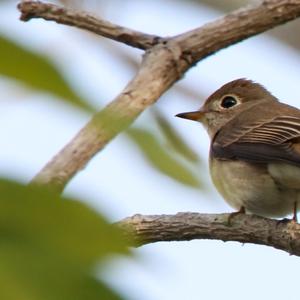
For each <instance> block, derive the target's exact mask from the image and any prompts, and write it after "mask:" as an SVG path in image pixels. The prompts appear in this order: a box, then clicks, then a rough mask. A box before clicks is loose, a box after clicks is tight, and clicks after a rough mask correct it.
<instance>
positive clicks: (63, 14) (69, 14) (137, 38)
mask: <svg viewBox="0 0 300 300" xmlns="http://www.w3.org/2000/svg"><path fill="white" fill-rule="evenodd" d="M18 9H19V10H20V11H21V13H22V15H21V20H23V21H29V20H30V19H33V18H43V19H45V20H49V21H55V22H57V23H60V24H65V25H70V26H75V27H77V28H82V29H87V30H89V31H91V32H94V33H96V34H99V35H101V36H104V37H107V38H109V39H112V40H115V41H119V42H122V43H124V44H127V45H130V46H132V47H136V48H139V49H143V50H145V49H148V48H150V47H152V46H154V45H156V44H157V43H158V42H159V41H160V37H159V36H155V35H150V34H146V33H142V32H139V31H137V30H133V29H130V28H126V27H122V26H119V25H116V24H113V23H110V22H108V21H105V20H102V19H99V18H98V17H96V16H93V15H91V14H89V13H86V12H81V11H76V10H73V9H70V8H63V7H60V6H57V5H54V4H50V3H42V2H39V1H24V2H21V3H20V4H19V5H18Z"/></svg>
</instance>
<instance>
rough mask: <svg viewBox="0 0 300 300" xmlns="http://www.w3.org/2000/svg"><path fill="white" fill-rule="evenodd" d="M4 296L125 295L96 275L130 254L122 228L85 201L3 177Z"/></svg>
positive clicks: (0, 245)
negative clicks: (104, 264) (104, 263)
mask: <svg viewBox="0 0 300 300" xmlns="http://www.w3.org/2000/svg"><path fill="white" fill-rule="evenodd" d="M0 195H1V197H0V215H1V217H0V232H1V235H0V264H1V268H0V299H10V300H23V299H24V300H25V299H26V300H27V299H28V300H29V299H30V300H35V299H47V300H52V299H53V300H60V299H61V300H68V299H69V300H74V299H76V300H80V299H82V300H86V299H89V300H91V299H95V300H96V299H107V300H108V299H121V298H120V297H119V296H118V295H116V294H115V293H114V292H112V291H111V290H110V289H109V288H108V287H107V286H106V285H105V284H104V283H102V282H101V281H100V280H99V279H97V278H96V277H94V276H93V272H94V269H95V267H96V266H97V264H98V263H99V261H101V260H103V259H105V258H107V257H109V256H111V255H112V254H116V253H119V254H125V253H129V252H128V249H127V247H126V245H125V242H124V240H123V237H122V235H121V233H120V232H119V231H118V230H117V229H116V228H114V227H113V226H112V225H109V224H108V223H107V221H106V220H105V219H104V218H103V217H102V216H100V215H99V214H97V213H96V212H95V211H94V210H92V209H91V208H89V207H88V206H86V205H84V204H83V203H81V202H79V201H76V200H73V199H67V198H62V197H59V196H57V195H54V194H52V193H50V192H49V191H45V190H42V189H41V188H38V187H26V186H22V185H21V184H18V183H15V182H10V181H6V180H0Z"/></svg>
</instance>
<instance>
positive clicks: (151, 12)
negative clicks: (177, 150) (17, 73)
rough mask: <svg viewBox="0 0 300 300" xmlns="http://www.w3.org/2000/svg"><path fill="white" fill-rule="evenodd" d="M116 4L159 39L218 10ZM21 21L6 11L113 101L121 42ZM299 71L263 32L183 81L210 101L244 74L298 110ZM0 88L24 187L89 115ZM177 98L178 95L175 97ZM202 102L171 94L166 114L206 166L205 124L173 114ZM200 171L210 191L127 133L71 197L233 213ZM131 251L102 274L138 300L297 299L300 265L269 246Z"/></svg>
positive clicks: (119, 17) (86, 90) (104, 204)
mask: <svg viewBox="0 0 300 300" xmlns="http://www.w3.org/2000/svg"><path fill="white" fill-rule="evenodd" d="M112 3H113V1H112V2H111V3H110V4H109V5H107V9H106V11H105V12H104V13H105V15H106V16H107V18H108V19H109V20H111V21H115V22H116V23H119V24H123V25H127V26H130V27H133V28H136V29H138V30H141V31H146V32H149V33H156V34H161V35H171V34H176V33H180V32H182V31H184V30H187V29H191V28H194V27H196V26H199V25H201V24H203V23H205V22H207V21H210V20H213V19H214V18H215V17H217V16H218V15H219V13H217V12H214V11H212V10H209V9H207V8H205V7H201V8H200V7H199V6H193V5H191V4H188V3H185V1H175V2H174V1H171V0H169V1H167V0H164V1H152V2H150V1H138V0H131V1H123V3H122V5H124V7H122V8H121V9H119V10H118V7H117V8H116V7H114V6H113V5H112ZM119 3H121V2H120V1H119ZM17 18H18V13H17V12H16V10H15V9H14V7H13V5H11V4H10V5H3V4H2V5H1V7H0V32H2V33H5V34H6V35H9V36H10V37H11V38H14V39H16V40H17V41H19V42H21V43H24V44H25V45H28V46H30V47H32V48H33V49H36V50H39V51H42V52H45V53H47V54H49V55H50V56H51V57H52V58H53V59H54V60H55V61H56V62H57V63H58V65H59V66H60V67H61V68H62V69H63V70H64V72H66V74H67V76H68V77H69V78H70V79H72V80H73V82H75V85H76V87H77V88H78V89H79V90H80V92H81V93H82V94H83V95H86V97H88V98H89V99H91V101H93V103H97V105H98V106H100V105H103V104H104V103H107V102H109V101H110V100H111V99H112V98H113V97H114V96H115V95H117V94H118V93H119V92H120V91H121V89H122V88H123V87H124V85H125V84H126V83H127V82H128V80H129V79H130V78H131V77H132V71H130V70H129V69H126V68H125V66H126V64H125V63H124V62H123V60H124V59H123V58H122V56H120V55H119V56H118V52H117V51H111V49H113V48H114V47H116V49H118V47H119V46H118V45H117V43H114V44H113V45H110V47H108V46H107V45H108V43H109V42H108V41H107V40H103V39H102V40H101V43H97V39H98V38H97V37H95V36H89V37H88V36H86V35H84V34H83V33H82V32H80V31H78V30H76V29H70V28H67V27H64V26H61V25H57V24H55V23H52V22H51V23H50V22H44V21H32V22H30V23H26V24H25V23H21V22H20V21H18V20H17ZM61 41H63V42H61ZM83 41H84V42H83ZM106 43H107V44H106ZM53 45H57V46H55V47H53ZM120 47H123V48H126V46H120ZM128 49H129V48H128ZM129 54H130V55H132V57H138V56H139V55H140V54H141V52H140V51H138V50H132V49H129ZM0 63H1V61H0ZM299 69H300V56H299V53H297V52H295V51H294V50H293V49H291V48H288V47H286V46H284V45H282V44H280V43H279V42H278V41H276V40H273V39H271V38H269V37H268V36H266V35H265V34H263V35H260V36H259V37H255V38H252V39H250V40H247V41H245V42H243V43H241V44H239V45H236V46H233V47H231V48H228V49H226V50H223V51H221V52H220V53H218V54H216V55H214V56H212V57H210V58H208V59H206V60H205V61H203V62H201V63H199V64H198V65H197V66H196V67H195V68H193V69H192V70H190V71H189V72H188V74H187V75H186V76H185V78H184V79H183V80H182V83H181V84H183V83H184V84H186V85H187V86H190V87H191V88H192V89H193V90H196V91H197V90H199V94H201V95H206V96H208V95H209V94H210V93H212V92H213V91H214V90H215V89H217V88H218V87H219V86H220V85H222V84H224V83H225V82H228V81H230V80H233V79H236V78H240V77H246V78H249V79H253V80H255V81H258V82H260V83H262V84H264V85H265V86H266V87H267V88H268V89H269V90H270V91H271V92H272V93H273V94H274V95H275V96H277V97H278V98H279V99H282V100H283V101H284V102H286V103H289V104H292V105H295V106H297V105H298V106H299V104H298V102H297V99H298V98H300V96H298V94H299V92H298V86H299V79H300V78H299ZM0 91H1V92H0V103H1V105H0V115H1V118H0V137H1V139H0V175H2V176H10V177H13V178H19V179H21V180H23V181H28V180H30V178H32V177H33V176H34V175H35V174H36V172H37V171H38V170H40V169H41V167H42V166H43V165H44V164H45V163H46V162H47V161H48V160H49V159H50V158H51V157H52V156H53V155H54V154H56V152H57V151H58V150H60V149H61V148H62V147H63V146H64V145H65V144H66V143H67V142H68V141H69V140H70V139H71V138H72V137H73V136H74V134H76V133H77V132H78V130H79V129H80V128H81V127H82V126H83V125H84V124H85V123H86V122H87V120H88V119H89V116H87V115H84V114H83V113H81V112H78V111H75V110H72V109H70V108H69V107H67V106H64V105H62V104H61V103H60V102H58V101H53V99H52V98H51V97H50V96H49V97H45V96H43V95H41V94H38V95H37V94H31V93H30V92H29V91H28V90H27V89H24V88H20V87H19V86H18V85H15V84H14V83H10V82H8V81H6V80H5V81H4V80H3V81H0ZM295 95H297V96H296V97H295ZM170 97H173V99H172V100H167V99H168V98H170ZM181 97H182V95H181ZM201 100H203V99H199V103H193V102H191V101H184V99H179V97H178V94H176V93H174V92H173V91H170V92H169V93H168V94H167V96H166V99H165V100H164V101H163V102H164V103H162V104H160V107H161V109H162V110H163V111H164V113H165V115H166V116H167V117H168V118H169V119H170V120H172V122H173V124H174V126H176V128H177V129H178V130H179V131H180V132H181V133H182V134H183V135H184V136H185V138H186V140H187V141H188V142H189V143H190V144H191V145H192V146H193V147H194V149H197V151H199V153H201V156H202V157H203V158H204V159H205V160H206V159H207V155H208V146H209V141H208V137H207V135H206V133H205V132H204V129H203V128H201V126H200V125H198V124H195V123H192V122H186V121H184V120H180V119H176V118H174V117H173V116H174V114H176V113H179V112H182V111H189V110H193V109H195V108H197V107H198V106H200V103H201ZM149 120H150V118H149V115H148V113H147V112H145V113H144V114H143V115H142V116H141V117H140V118H139V120H138V124H143V125H144V126H146V127H149V128H151V126H152V125H151V124H149V122H148V121H149ZM146 172H147V176H143V175H144V174H145V173H146ZM200 173H201V175H202V177H203V178H206V180H207V182H208V185H209V192H207V193H204V192H201V191H198V190H193V189H190V188H187V187H185V186H181V185H179V184H177V183H174V182H173V181H172V180H171V179H169V178H167V177H165V176H164V175H162V174H160V173H158V172H157V171H156V170H154V169H152V168H151V167H149V165H148V164H147V163H145V161H144V158H143V156H142V155H141V153H140V152H139V151H138V150H137V149H136V148H135V146H134V145H133V144H131V143H130V142H129V141H128V140H127V139H126V137H125V136H124V135H121V136H119V137H117V138H116V139H115V140H114V141H113V142H112V143H111V144H110V145H109V146H108V147H106V148H105V150H104V151H102V152H101V153H100V154H99V155H97V156H96V157H95V158H94V159H93V160H92V162H91V163H90V164H89V165H88V166H87V168H86V169H85V170H84V171H82V172H81V173H80V174H79V175H78V176H76V178H75V179H74V180H73V181H72V182H71V184H70V185H69V186H68V188H67V190H66V193H67V194H75V195H77V196H80V197H82V198H84V199H88V200H87V201H88V202H89V203H90V204H91V205H93V206H94V207H95V208H97V209H99V210H100V211H103V212H104V213H105V214H106V215H107V216H108V217H109V218H110V219H111V220H113V221H115V220H119V219H121V218H124V217H127V216H129V215H132V214H135V213H142V214H163V213H176V212H178V211H198V212H203V213H205V212H211V213H218V212H228V211H230V210H231V209H230V208H229V207H228V206H227V204H225V203H224V201H223V200H222V198H221V197H220V196H219V195H218V194H217V193H216V192H215V190H214V188H213V187H212V185H211V183H210V181H209V176H208V173H207V165H206V167H205V169H201V170H199V176H200ZM135 253H136V257H135V259H130V260H126V259H124V258H120V259H119V260H117V261H115V262H113V263H111V264H109V267H108V269H107V271H106V276H107V277H108V281H109V282H110V284H112V285H113V286H116V287H117V288H118V289H119V290H121V291H123V293H124V294H125V295H128V299H130V300H140V299H143V300H182V299H189V300H196V299H201V298H203V299H229V298H230V299H231V300H235V299H240V298H241V297H242V298H243V299H244V300H250V299H251V300H252V299H253V298H257V299H272V300H277V299H278V300H279V299H280V300H281V299H283V298H284V299H289V300H293V299H298V298H299V296H298V294H299V292H298V291H297V287H298V284H299V279H298V276H299V272H298V269H300V260H299V258H296V257H293V256H289V255H288V254H286V253H284V252H281V251H278V250H274V249H271V248H267V247H264V246H255V245H241V244H240V243H233V242H232V243H223V242H219V241H203V240H202V241H192V242H181V243H175V242H172V243H157V244H152V245H148V246H144V247H141V248H139V249H137V250H135Z"/></svg>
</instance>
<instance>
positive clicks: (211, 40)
mask: <svg viewBox="0 0 300 300" xmlns="http://www.w3.org/2000/svg"><path fill="white" fill-rule="evenodd" d="M299 16H300V0H284V1H280V0H265V1H261V3H260V4H258V5H256V6H252V7H251V6H248V7H245V8H241V9H238V10H236V11H234V12H232V13H229V14H227V15H226V16H224V17H222V18H220V19H218V20H216V21H214V22H211V23H208V24H206V25H204V26H202V27H200V28H196V29H194V30H191V31H188V32H186V33H183V34H180V35H178V36H175V37H174V38H175V39H176V41H177V42H178V43H179V44H180V47H181V48H182V50H183V51H184V53H185V54H186V55H189V56H190V61H191V63H196V62H198V61H199V60H201V59H203V58H205V57H207V56H209V55H211V54H213V53H215V52H216V51H219V50H220V49H223V48H226V47H228V46H230V45H233V44H236V43H238V42H240V41H242V40H244V39H246V38H249V37H251V36H254V35H257V34H259V33H262V32H264V31H266V30H269V29H271V28H274V27H276V26H278V25H281V24H284V23H286V22H288V21H291V20H294V19H296V18H298V17H299Z"/></svg>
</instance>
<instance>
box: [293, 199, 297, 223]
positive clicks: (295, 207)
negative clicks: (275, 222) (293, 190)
mask: <svg viewBox="0 0 300 300" xmlns="http://www.w3.org/2000/svg"><path fill="white" fill-rule="evenodd" d="M297 204H298V202H297V201H295V202H294V209H293V219H292V221H294V222H295V223H298V219H297Z"/></svg>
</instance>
